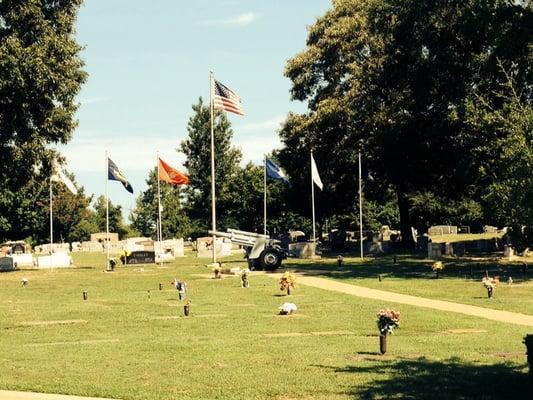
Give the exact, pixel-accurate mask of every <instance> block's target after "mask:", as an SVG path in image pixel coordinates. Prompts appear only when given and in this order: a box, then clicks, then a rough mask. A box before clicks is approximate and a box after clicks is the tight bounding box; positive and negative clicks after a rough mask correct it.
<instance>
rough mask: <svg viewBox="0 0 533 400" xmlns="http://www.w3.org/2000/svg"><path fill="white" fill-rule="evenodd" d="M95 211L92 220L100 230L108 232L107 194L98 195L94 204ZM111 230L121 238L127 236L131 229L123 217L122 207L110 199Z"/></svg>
mask: <svg viewBox="0 0 533 400" xmlns="http://www.w3.org/2000/svg"><path fill="white" fill-rule="evenodd" d="M94 210H95V213H94V214H93V215H92V217H93V218H94V220H93V221H92V222H93V223H94V224H95V225H96V226H97V227H98V229H99V230H100V232H106V200H105V196H98V198H97V199H96V202H95V204H94ZM109 232H110V233H111V232H113V233H118V237H119V239H122V238H124V237H126V235H127V234H128V232H129V230H128V227H127V226H126V225H125V224H124V221H123V219H122V207H121V206H119V205H116V206H115V205H113V203H112V202H111V201H109Z"/></svg>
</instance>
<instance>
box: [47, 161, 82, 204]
mask: <svg viewBox="0 0 533 400" xmlns="http://www.w3.org/2000/svg"><path fill="white" fill-rule="evenodd" d="M52 180H53V181H55V182H63V183H64V184H65V186H66V187H67V188H68V190H70V191H71V192H72V194H73V195H74V196H76V195H77V194H78V189H76V186H74V183H72V181H71V180H70V179H69V178H68V176H66V175H65V174H64V173H63V172H62V171H61V170H60V169H59V167H58V166H57V165H56V173H55V174H53V175H52Z"/></svg>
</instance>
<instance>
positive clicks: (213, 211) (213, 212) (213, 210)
mask: <svg viewBox="0 0 533 400" xmlns="http://www.w3.org/2000/svg"><path fill="white" fill-rule="evenodd" d="M213 79H214V78H213V70H211V73H210V74H209V109H210V113H211V228H212V230H213V232H215V231H216V230H217V217H216V207H215V204H216V200H215V137H214V136H215V135H214V122H213V119H214V117H215V116H214V113H215V110H214V98H213V95H214V93H213V86H214V85H213ZM212 241H213V264H215V263H216V262H217V255H216V236H215V235H214V234H213V237H212Z"/></svg>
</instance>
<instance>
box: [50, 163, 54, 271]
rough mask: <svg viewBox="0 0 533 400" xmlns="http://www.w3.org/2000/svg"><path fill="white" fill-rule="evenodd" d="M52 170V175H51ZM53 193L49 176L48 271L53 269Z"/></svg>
mask: <svg viewBox="0 0 533 400" xmlns="http://www.w3.org/2000/svg"><path fill="white" fill-rule="evenodd" d="M53 173H54V172H53V170H52V174H53ZM53 204H54V202H53V193H52V175H50V270H52V268H53V262H52V247H53V245H54V214H53V211H52V207H53Z"/></svg>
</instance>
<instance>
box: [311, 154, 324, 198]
mask: <svg viewBox="0 0 533 400" xmlns="http://www.w3.org/2000/svg"><path fill="white" fill-rule="evenodd" d="M311 178H312V179H313V182H314V183H315V185H317V186H318V187H319V188H320V190H322V188H323V187H324V185H323V184H322V180H321V179H320V175H318V169H317V167H316V163H315V159H314V158H313V153H311Z"/></svg>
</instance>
